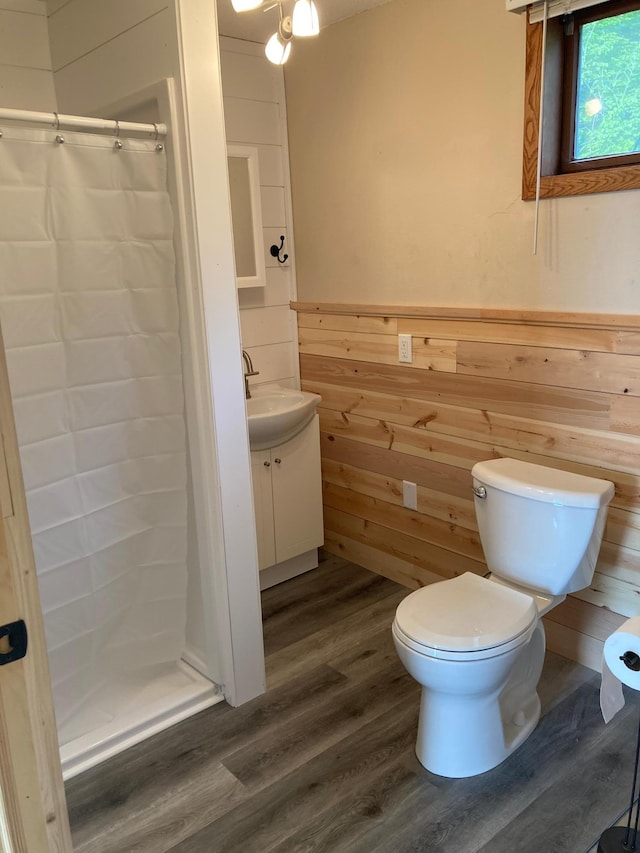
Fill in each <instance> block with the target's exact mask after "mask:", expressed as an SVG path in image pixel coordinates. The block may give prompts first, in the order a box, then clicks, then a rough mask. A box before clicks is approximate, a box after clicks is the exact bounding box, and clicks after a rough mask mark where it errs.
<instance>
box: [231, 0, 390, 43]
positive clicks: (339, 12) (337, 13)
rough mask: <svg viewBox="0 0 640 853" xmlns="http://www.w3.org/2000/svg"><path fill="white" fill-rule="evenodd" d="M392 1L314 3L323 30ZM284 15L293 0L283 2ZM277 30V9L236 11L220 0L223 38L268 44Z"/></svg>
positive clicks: (326, 0) (362, 0) (316, 1)
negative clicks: (270, 37)
mask: <svg viewBox="0 0 640 853" xmlns="http://www.w3.org/2000/svg"><path fill="white" fill-rule="evenodd" d="M389 2H390V0H315V3H316V6H317V7H318V16H319V18H320V29H321V30H322V28H323V27H328V26H329V24H335V23H336V21H342V20H343V19H344V18H350V17H351V16H352V15H357V14H358V13H359V12H364V11H366V10H367V9H371V8H373V6H381V5H382V4H383V3H389ZM283 7H284V12H285V14H291V10H292V9H293V0H283ZM277 27H278V9H277V8H274V9H271V10H270V11H269V12H262V11H260V9H257V10H255V11H253V12H243V13H242V14H241V15H239V14H238V13H237V12H234V10H233V6H232V5H231V0H218V29H219V30H220V35H221V36H230V37H231V38H239V39H246V40H247V41H257V42H263V43H264V42H266V40H267V39H268V38H269V36H270V35H271V34H272V33H274V32H275V31H276V29H277Z"/></svg>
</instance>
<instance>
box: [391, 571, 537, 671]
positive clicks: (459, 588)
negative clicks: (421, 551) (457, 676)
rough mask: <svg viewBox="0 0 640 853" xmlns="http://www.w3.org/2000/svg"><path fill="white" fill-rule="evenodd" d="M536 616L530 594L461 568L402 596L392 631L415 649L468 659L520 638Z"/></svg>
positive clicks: (504, 649) (491, 654)
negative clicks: (452, 576)
mask: <svg viewBox="0 0 640 853" xmlns="http://www.w3.org/2000/svg"><path fill="white" fill-rule="evenodd" d="M537 621H538V608H537V606H536V603H535V600H534V598H533V597H532V596H530V595H527V594H526V593H524V592H519V591H518V590H515V589H512V588H510V587H508V586H504V585H503V584H501V583H494V582H493V581H491V580H488V579H486V578H482V577H480V576H478V575H474V574H472V573H471V572H466V573H465V574H463V575H460V576H459V577H455V578H452V579H450V580H446V581H441V582H439V583H434V584H431V585H430V586H427V587H424V588H423V589H420V590H417V591H416V592H413V593H411V594H410V595H408V596H407V597H406V598H405V599H403V601H401V602H400V604H399V605H398V608H397V610H396V618H395V621H394V624H393V630H394V632H395V633H396V636H397V637H398V639H399V640H401V642H403V643H404V644H405V645H406V646H408V647H409V648H411V649H413V650H414V651H417V652H419V653H420V654H424V655H428V656H429V657H437V658H443V659H447V660H470V659H480V658H489V657H495V656H496V655H500V654H504V653H505V652H507V651H509V650H510V649H512V648H514V647H516V646H519V645H521V644H522V643H525V642H526V641H527V640H528V639H529V637H530V636H531V634H532V633H533V630H534V628H535V626H536V624H537Z"/></svg>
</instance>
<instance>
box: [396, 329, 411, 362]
mask: <svg viewBox="0 0 640 853" xmlns="http://www.w3.org/2000/svg"><path fill="white" fill-rule="evenodd" d="M398 361H403V362H405V363H407V364H411V362H412V361H413V355H412V352H411V335H398Z"/></svg>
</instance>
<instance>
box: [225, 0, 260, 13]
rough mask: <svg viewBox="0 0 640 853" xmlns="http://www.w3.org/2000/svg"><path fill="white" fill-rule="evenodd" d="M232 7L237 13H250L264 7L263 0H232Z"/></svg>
mask: <svg viewBox="0 0 640 853" xmlns="http://www.w3.org/2000/svg"><path fill="white" fill-rule="evenodd" d="M231 5H232V6H233V8H234V9H235V11H236V12H250V11H251V10H252V9H257V8H258V6H262V0H231Z"/></svg>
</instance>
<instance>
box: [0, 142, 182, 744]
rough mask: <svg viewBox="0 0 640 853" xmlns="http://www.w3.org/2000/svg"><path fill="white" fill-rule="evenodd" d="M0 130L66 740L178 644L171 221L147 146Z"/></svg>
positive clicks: (12, 321) (111, 708) (29, 458)
mask: <svg viewBox="0 0 640 853" xmlns="http://www.w3.org/2000/svg"><path fill="white" fill-rule="evenodd" d="M2 130H3V136H2V138H1V139H0V322H1V323H2V331H3V334H4V342H5V346H6V349H7V360H8V365H9V375H10V381H11V390H12V396H13V400H14V407H15V415H16V425H17V431H18V441H19V444H20V453H21V458H22V465H23V471H24V478H25V486H26V492H27V503H28V507H29V516H30V520H31V527H32V533H33V541H34V550H35V556H36V565H37V571H38V577H39V584H40V593H41V598H42V605H43V612H44V618H45V628H46V635H47V645H48V651H49V662H50V668H51V675H52V682H53V692H54V702H55V707H56V714H57V718H58V727H59V731H60V734H61V740H62V742H63V743H64V742H66V741H68V740H70V739H72V738H73V737H77V736H79V735H81V734H84V733H85V731H87V730H88V729H90V728H92V727H93V726H95V725H97V724H100V723H101V722H108V721H109V720H110V719H111V718H112V717H113V716H114V715H115V714H117V713H118V711H119V706H121V705H122V701H123V700H122V698H121V697H122V690H121V688H122V685H125V686H126V684H127V683H128V684H139V683H140V681H141V680H143V679H145V678H146V677H147V676H149V675H153V674H154V673H157V672H158V671H159V670H161V669H162V668H163V667H166V666H167V665H168V664H169V663H170V662H172V661H176V660H177V659H178V658H179V657H180V653H181V651H182V650H183V643H184V634H185V597H186V495H185V480H186V476H185V471H186V457H185V428H184V414H183V407H184V404H183V393H182V378H181V377H182V374H181V361H180V342H179V335H178V308H177V297H176V287H175V276H174V257H173V244H172V215H171V208H170V203H169V197H168V194H167V189H166V159H165V155H164V153H163V152H162V151H158V150H156V143H155V142H153V141H139V140H130V139H126V140H123V141H122V142H123V147H122V148H119V147H117V146H116V145H115V144H114V143H115V141H116V140H114V138H113V137H106V136H97V135H93V134H85V133H75V132H68V131H64V132H62V133H60V132H59V133H58V134H56V133H54V132H52V131H47V130H29V129H23V128H20V129H11V128H2ZM56 135H60V136H62V137H64V142H63V143H62V142H57V141H56Z"/></svg>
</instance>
